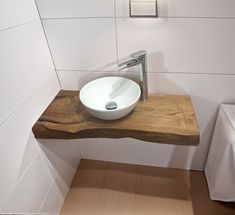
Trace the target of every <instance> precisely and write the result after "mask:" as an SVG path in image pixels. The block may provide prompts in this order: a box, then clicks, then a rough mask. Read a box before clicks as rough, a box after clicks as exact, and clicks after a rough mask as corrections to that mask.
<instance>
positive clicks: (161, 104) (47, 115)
mask: <svg viewBox="0 0 235 215" xmlns="http://www.w3.org/2000/svg"><path fill="white" fill-rule="evenodd" d="M33 133H34V135H35V137H36V138H40V139H79V138H124V137H131V138H135V139H139V140H144V141H151V142H157V143H168V144H176V145H197V144H199V130H198V127H197V122H196V118H195V114H194V110H193V106H192V103H191V99H190V97H189V96H175V95H150V96H149V99H148V101H147V102H142V101H139V103H138V105H137V106H136V108H135V110H134V111H133V112H132V113H130V114H129V115H127V116H126V117H124V118H122V119H119V120H114V121H103V120H99V119H96V118H94V117H92V116H91V115H90V114H88V113H87V112H86V110H85V109H84V107H83V106H82V104H81V102H80V100H79V92H78V91H63V90H62V91H60V92H59V93H58V95H57V96H56V97H55V99H54V100H53V101H52V102H51V104H50V105H49V106H48V108H47V109H46V111H45V112H44V113H43V114H42V116H41V117H40V118H39V120H38V121H37V122H36V123H35V125H34V126H33Z"/></svg>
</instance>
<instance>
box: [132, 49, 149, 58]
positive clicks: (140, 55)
mask: <svg viewBox="0 0 235 215" xmlns="http://www.w3.org/2000/svg"><path fill="white" fill-rule="evenodd" d="M146 54H147V52H146V51H145V50H141V51H137V52H134V53H132V54H130V57H132V58H134V59H137V60H142V59H143V58H145V56H146Z"/></svg>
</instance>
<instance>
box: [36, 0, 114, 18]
mask: <svg viewBox="0 0 235 215" xmlns="http://www.w3.org/2000/svg"><path fill="white" fill-rule="evenodd" d="M37 4H38V8H39V10H40V14H41V16H42V18H66V17H111V16H112V17H113V16H114V0H86V1H84V0H60V1H58V0H50V1H48V0H37Z"/></svg>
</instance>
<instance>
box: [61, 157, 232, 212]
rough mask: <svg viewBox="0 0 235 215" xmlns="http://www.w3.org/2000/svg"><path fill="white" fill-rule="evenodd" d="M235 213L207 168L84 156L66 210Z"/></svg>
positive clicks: (64, 208)
mask: <svg viewBox="0 0 235 215" xmlns="http://www.w3.org/2000/svg"><path fill="white" fill-rule="evenodd" d="M77 214H82V215H234V214H235V204H234V203H222V202H217V201H211V200H210V198H209V193H208V189H207V183H206V179H205V176H204V173H203V172H196V171H186V170H177V169H169V168H159V167H149V166H141V165H132V164H121V163H112V162H103V161H93V160H82V161H81V163H80V166H79V168H78V171H77V174H76V175H75V177H74V179H73V182H72V185H71V187H70V191H69V194H68V196H67V198H66V200H65V203H64V206H63V208H62V210H61V215H77Z"/></svg>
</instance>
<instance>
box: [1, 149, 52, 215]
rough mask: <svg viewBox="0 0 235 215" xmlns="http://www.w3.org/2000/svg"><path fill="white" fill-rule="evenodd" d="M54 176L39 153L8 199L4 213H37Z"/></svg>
mask: <svg viewBox="0 0 235 215" xmlns="http://www.w3.org/2000/svg"><path fill="white" fill-rule="evenodd" d="M52 183H53V178H52V176H51V174H50V171H49V170H48V169H47V166H46V164H45V162H44V160H43V158H42V155H41V154H40V153H38V155H37V156H36V158H35V160H34V161H33V163H32V165H31V166H30V168H29V170H28V171H27V172H26V174H25V175H24V176H23V178H22V180H21V181H20V182H19V184H18V185H17V187H16V189H15V190H14V193H13V194H12V196H11V197H10V198H9V199H8V201H7V203H6V205H5V206H4V209H3V210H2V213H15V214H27V213H32V214H36V213H37V212H38V210H39V208H40V206H41V204H42V202H43V199H44V198H45V196H46V194H47V192H48V189H49V188H50V185H51V184H52Z"/></svg>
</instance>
